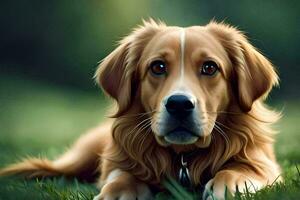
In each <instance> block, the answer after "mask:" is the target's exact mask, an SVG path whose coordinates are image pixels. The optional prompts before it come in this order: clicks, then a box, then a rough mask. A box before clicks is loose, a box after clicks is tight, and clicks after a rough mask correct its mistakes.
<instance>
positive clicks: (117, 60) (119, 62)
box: [95, 19, 165, 117]
mask: <svg viewBox="0 0 300 200" xmlns="http://www.w3.org/2000/svg"><path fill="white" fill-rule="evenodd" d="M143 23H144V24H143V25H142V26H139V27H138V28H136V29H135V30H134V31H133V32H132V33H131V34H130V35H129V36H127V37H125V38H124V39H123V40H121V41H120V44H119V46H118V47H117V48H116V49H115V50H114V51H113V52H112V53H110V54H109V55H108V56H107V57H106V58H104V59H103V60H102V62H101V63H100V65H99V66H98V69H97V71H96V73H95V79H96V82H97V83H98V84H99V85H100V86H101V87H102V89H103V90H104V92H105V93H106V94H108V95H109V96H110V97H112V98H113V99H115V100H116V101H117V104H118V111H117V112H116V113H115V115H114V117H117V116H119V115H121V114H122V113H124V112H126V111H127V110H128V108H129V107H130V105H131V102H132V99H133V97H134V96H135V93H136V89H137V87H138V84H139V83H138V77H136V74H137V73H136V69H137V63H138V61H139V59H140V57H141V54H142V51H143V49H144V47H145V46H146V45H147V43H148V42H149V41H150V40H151V38H152V37H153V36H154V35H155V34H156V33H157V32H158V31H159V30H161V29H162V28H164V27H165V25H164V24H163V23H156V22H155V21H154V20H152V19H150V20H148V21H143Z"/></svg>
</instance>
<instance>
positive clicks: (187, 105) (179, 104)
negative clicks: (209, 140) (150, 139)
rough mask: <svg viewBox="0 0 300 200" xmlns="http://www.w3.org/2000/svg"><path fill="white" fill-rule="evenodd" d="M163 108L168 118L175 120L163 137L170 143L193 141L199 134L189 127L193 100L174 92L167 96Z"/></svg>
mask: <svg viewBox="0 0 300 200" xmlns="http://www.w3.org/2000/svg"><path fill="white" fill-rule="evenodd" d="M165 108H166V110H167V112H168V114H169V118H171V119H172V121H176V126H175V128H173V129H172V130H170V131H168V132H167V133H166V134H165V135H164V139H165V140H166V141H167V142H168V143H171V144H192V143H195V142H196V141H197V140H198V138H199V135H198V133H195V132H194V131H193V130H192V128H191V127H189V126H192V125H189V123H190V122H189V121H191V120H190V118H192V113H193V112H194V110H195V102H193V101H192V99H191V98H190V97H188V96H186V95H182V94H176V95H172V96H170V97H168V99H167V101H166V103H165ZM170 121H171V120H170ZM169 123H171V122H169Z"/></svg>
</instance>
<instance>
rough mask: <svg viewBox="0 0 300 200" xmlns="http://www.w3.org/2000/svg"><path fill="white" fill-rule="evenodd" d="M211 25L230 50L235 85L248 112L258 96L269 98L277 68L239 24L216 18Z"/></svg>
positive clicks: (209, 26)
mask: <svg viewBox="0 0 300 200" xmlns="http://www.w3.org/2000/svg"><path fill="white" fill-rule="evenodd" d="M207 27H208V29H209V30H211V31H212V32H213V33H214V34H216V35H217V36H218V37H219V39H220V41H221V43H222V45H223V46H224V48H225V50H226V51H227V53H228V56H229V59H230V60H231V62H232V68H233V74H232V80H233V83H232V84H233V89H234V90H235V91H236V93H237V100H238V103H239V105H240V108H241V109H242V110H243V111H244V112H248V111H250V110H251V107H252V104H253V102H254V101H255V100H257V99H259V98H261V97H262V98H265V97H266V96H267V95H268V93H269V92H270V90H271V89H272V87H273V86H274V85H277V84H278V76H277V74H276V72H275V69H274V67H273V65H272V64H271V62H270V61H269V60H268V59H267V58H266V57H264V56H263V55H262V54H261V53H260V52H259V51H257V50H256V49H255V47H253V46H252V45H251V44H250V43H249V42H248V40H247V38H246V36H245V35H244V34H243V33H242V32H240V31H238V30H237V29H236V28H234V27H231V26H228V25H225V24H223V23H216V22H211V23H210V24H209V25H208V26H207Z"/></svg>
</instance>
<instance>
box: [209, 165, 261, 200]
mask: <svg viewBox="0 0 300 200" xmlns="http://www.w3.org/2000/svg"><path fill="white" fill-rule="evenodd" d="M262 186H263V184H262V183H261V182H259V181H257V180H254V179H250V178H249V177H247V176H246V175H244V174H241V173H239V172H236V171H233V170H222V171H220V172H218V173H217V174H216V175H215V177H214V178H213V179H211V180H210V181H208V182H207V184H206V185H205V190H204V193H203V200H211V199H218V200H224V199H225V195H226V193H227V194H228V195H232V196H234V194H235V192H236V190H237V189H238V191H239V192H241V193H244V192H246V191H248V192H256V191H257V190H259V189H260V188H261V187H262Z"/></svg>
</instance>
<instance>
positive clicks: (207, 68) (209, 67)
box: [201, 61, 219, 76]
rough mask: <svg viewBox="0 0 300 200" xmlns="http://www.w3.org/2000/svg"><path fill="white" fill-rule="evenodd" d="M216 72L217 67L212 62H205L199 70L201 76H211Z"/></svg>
mask: <svg viewBox="0 0 300 200" xmlns="http://www.w3.org/2000/svg"><path fill="white" fill-rule="evenodd" d="M218 70H219V67H218V65H217V64H216V63H215V62H214V61H205V62H204V63H203V65H202V68H201V74H203V75H208V76H212V75H214V74H215V73H216V72H217V71H218Z"/></svg>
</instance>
